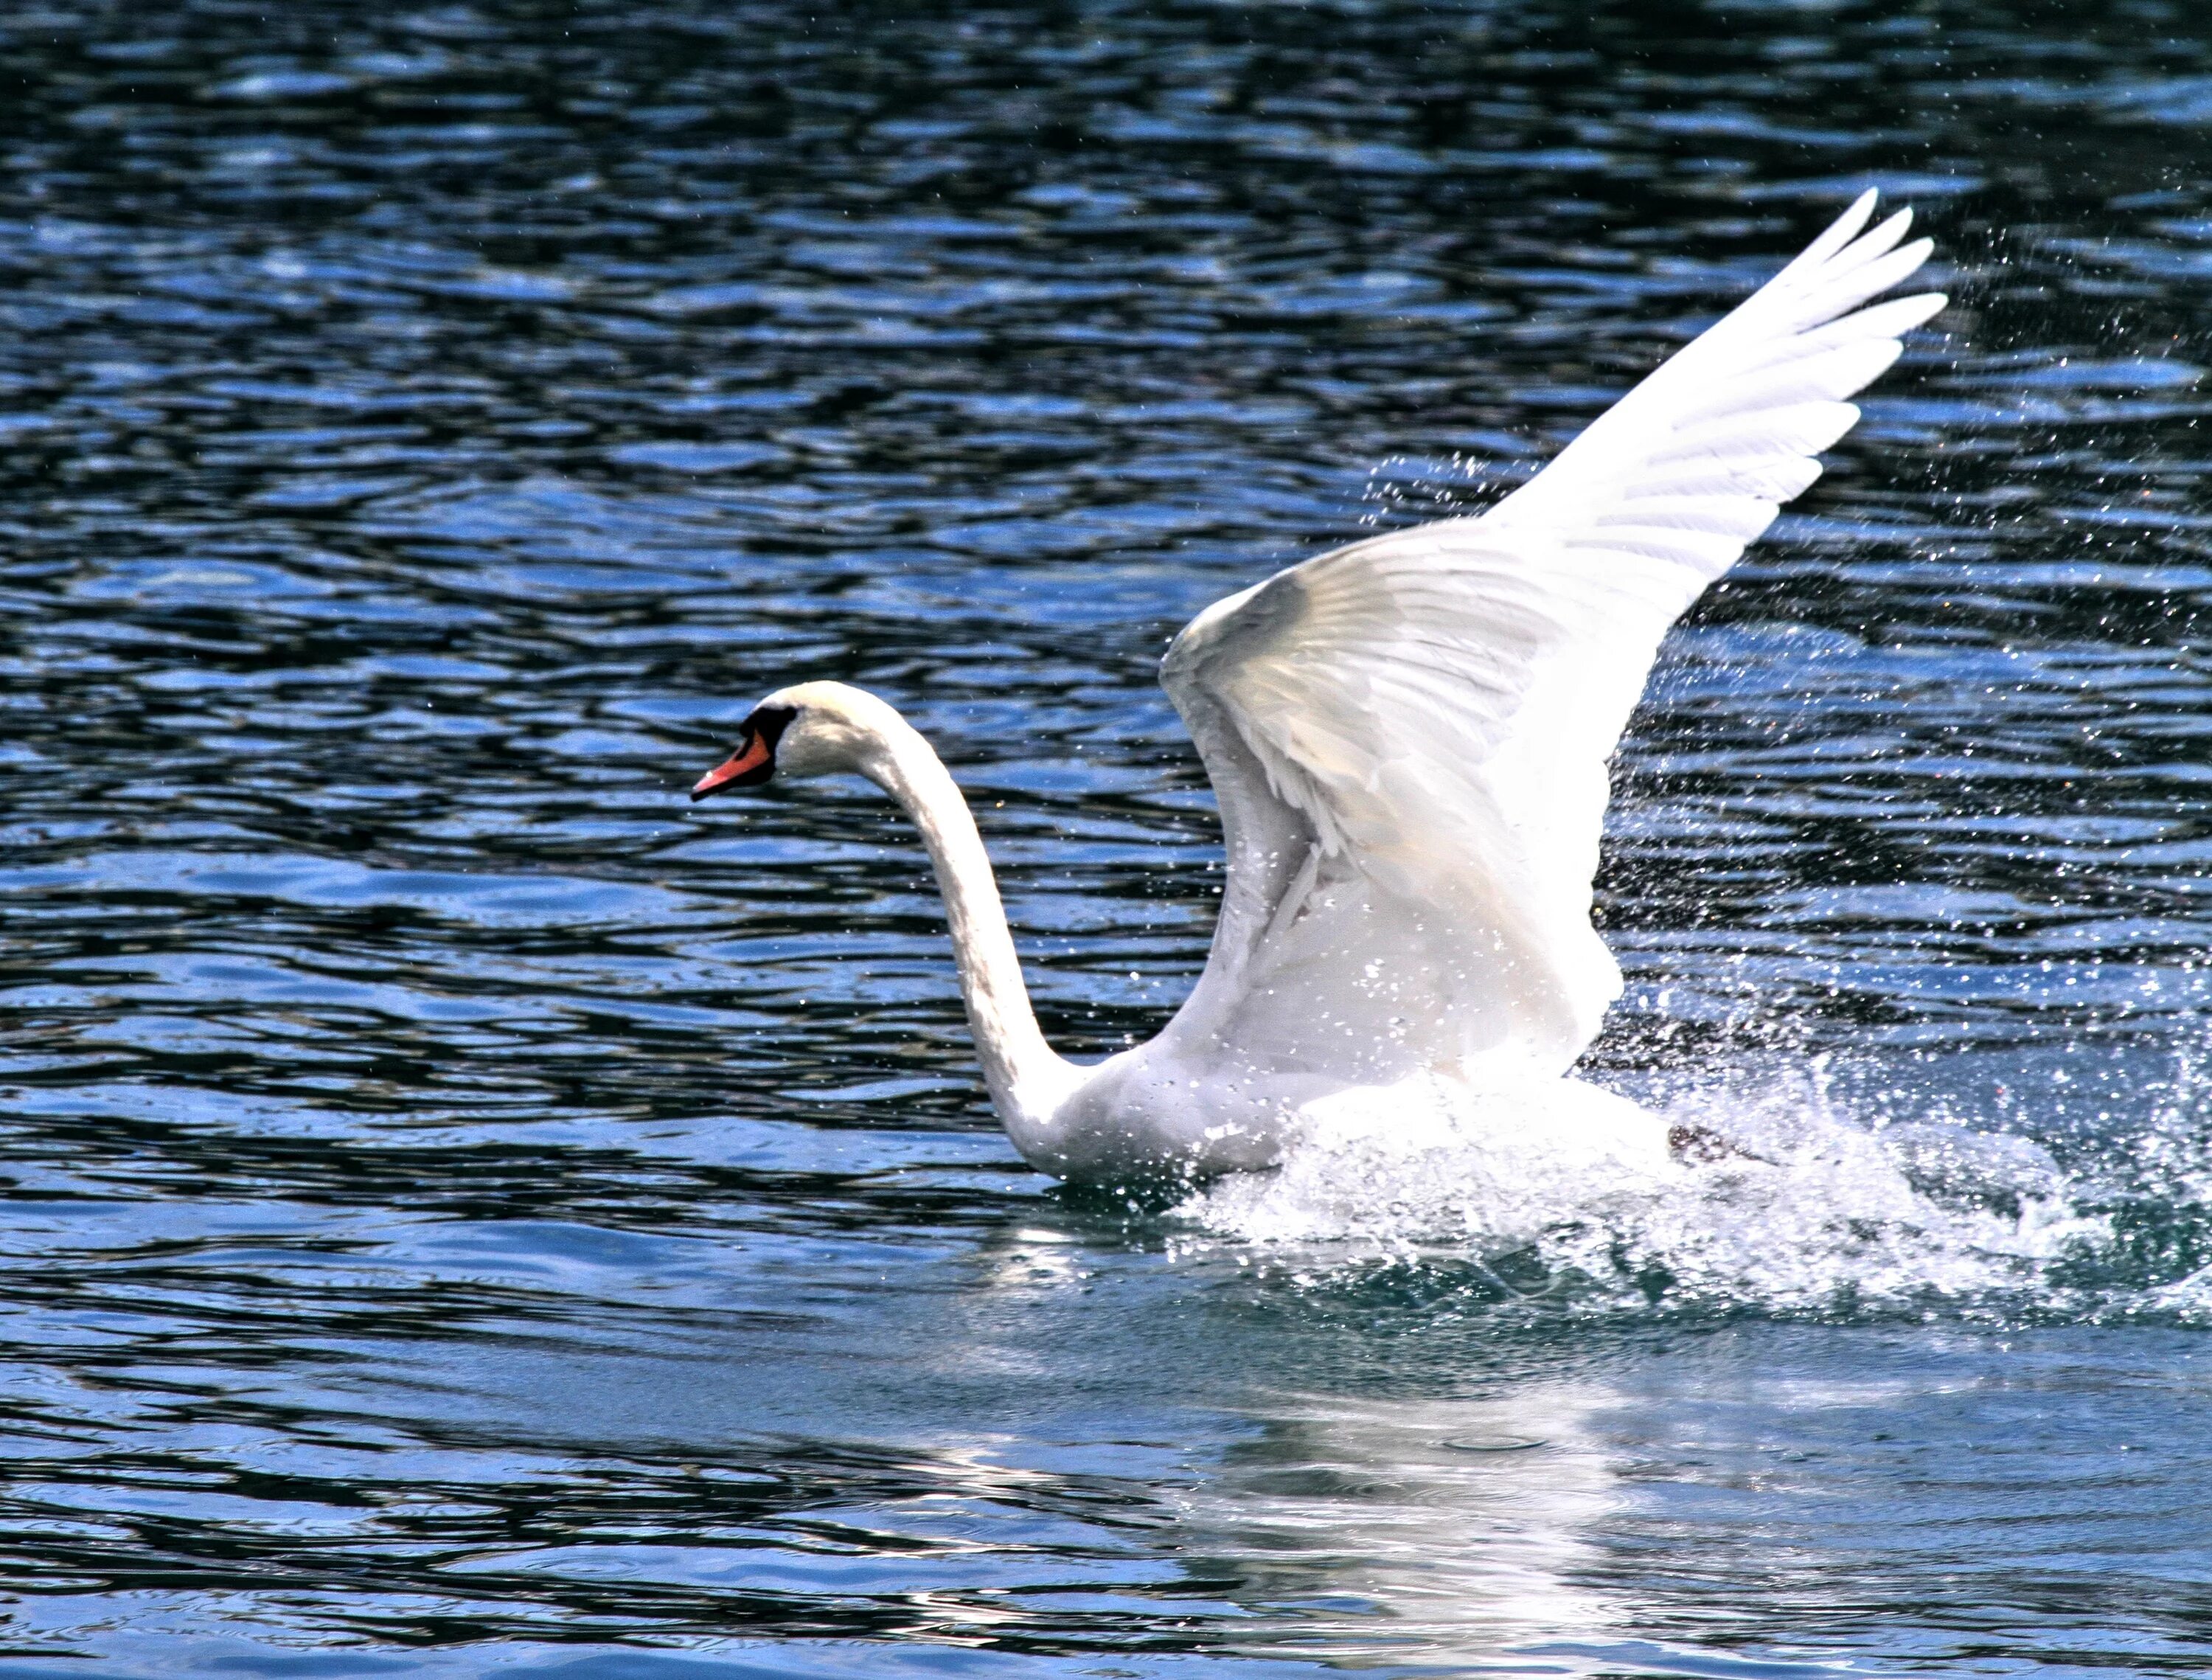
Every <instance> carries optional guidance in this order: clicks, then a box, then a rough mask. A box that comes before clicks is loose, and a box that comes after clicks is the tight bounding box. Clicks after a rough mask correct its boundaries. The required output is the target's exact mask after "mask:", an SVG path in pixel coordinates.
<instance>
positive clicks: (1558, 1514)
mask: <svg viewBox="0 0 2212 1680" xmlns="http://www.w3.org/2000/svg"><path fill="white" fill-rule="evenodd" d="M985 1258H986V1270H987V1287H986V1290H985V1291H984V1292H982V1293H979V1294H978V1295H976V1296H974V1297H970V1298H969V1300H970V1302H971V1304H972V1305H974V1306H977V1307H979V1308H981V1307H982V1306H983V1303H984V1302H985V1301H986V1300H987V1301H988V1302H989V1306H987V1308H983V1310H982V1312H981V1313H980V1315H979V1317H978V1318H975V1319H971V1320H970V1323H971V1324H972V1325H973V1326H974V1327H975V1329H976V1330H980V1331H981V1334H980V1335H978V1336H975V1339H973V1340H967V1339H964V1338H963V1340H962V1342H961V1343H960V1345H959V1348H958V1355H957V1356H958V1357H959V1358H960V1359H961V1360H963V1361H977V1360H981V1361H984V1362H987V1364H988V1365H990V1366H991V1367H995V1368H997V1369H999V1370H1000V1371H1002V1372H1003V1371H1006V1370H1007V1369H1010V1368H1012V1367H1018V1366H1021V1365H1024V1364H1033V1368H1036V1369H1040V1370H1041V1369H1042V1363H1044V1362H1049V1363H1054V1364H1055V1365H1056V1367H1057V1380H1058V1381H1059V1382H1060V1384H1062V1385H1066V1387H1067V1388H1068V1389H1069V1390H1070V1391H1078V1390H1081V1389H1082V1388H1084V1387H1085V1386H1086V1385H1097V1392H1098V1393H1099V1395H1100V1397H1101V1398H1102V1400H1103V1399H1104V1398H1105V1397H1106V1394H1107V1392H1108V1391H1109V1390H1110V1389H1111V1388H1113V1387H1115V1386H1119V1385H1122V1384H1125V1383H1130V1384H1131V1385H1132V1386H1133V1387H1136V1388H1139V1389H1144V1390H1149V1391H1151V1395H1152V1397H1153V1398H1155V1399H1158V1398H1159V1397H1163V1385H1168V1386H1170V1387H1171V1388H1172V1390H1173V1391H1175V1396H1176V1399H1177V1400H1178V1401H1180V1402H1181V1403H1182V1404H1183V1405H1185V1406H1189V1407H1194V1408H1196V1409H1200V1411H1202V1412H1203V1413H1204V1414H1206V1415H1207V1416H1206V1424H1207V1427H1206V1433H1207V1434H1208V1435H1210V1436H1211V1437H1212V1440H1211V1443H1210V1445H1209V1446H1206V1447H1205V1448H1203V1449H1201V1450H1199V1451H1196V1452H1191V1453H1190V1454H1188V1455H1187V1456H1186V1458H1184V1461H1183V1464H1184V1468H1185V1470H1186V1472H1187V1474H1186V1475H1185V1476H1182V1477H1180V1478H1178V1482H1177V1484H1176V1485H1174V1486H1172V1487H1165V1488H1162V1489H1161V1492H1162V1494H1163V1495H1164V1502H1165V1504H1166V1506H1167V1507H1168V1509H1169V1511H1170V1513H1172V1514H1171V1518H1170V1522H1169V1523H1168V1524H1167V1525H1165V1527H1164V1530H1163V1531H1158V1533H1157V1535H1156V1543H1157V1545H1158V1549H1159V1550H1160V1551H1161V1552H1163V1553H1164V1554H1167V1555H1172V1556H1174V1557H1175V1558H1176V1559H1178V1560H1179V1561H1181V1563H1182V1566H1183V1567H1184V1568H1186V1569H1187V1570H1188V1572H1189V1574H1190V1575H1191V1577H1192V1578H1193V1579H1194V1581H1196V1582H1203V1583H1206V1584H1207V1585H1208V1586H1209V1588H1210V1591H1209V1593H1208V1596H1209V1597H1215V1596H1218V1600H1219V1601H1220V1602H1222V1603H1224V1604H1228V1605H1232V1606H1234V1607H1235V1608H1236V1609H1237V1610H1240V1611H1242V1612H1243V1614H1244V1616H1249V1618H1250V1620H1249V1621H1245V1622H1242V1623H1241V1624H1240V1627H1239V1631H1238V1632H1237V1634H1236V1636H1235V1639H1234V1642H1235V1643H1237V1644H1238V1645H1240V1646H1243V1647H1247V1648H1249V1649H1252V1650H1255V1651H1258V1650H1261V1649H1264V1650H1267V1651H1272V1652H1274V1653H1278V1654H1284V1653H1286V1652H1287V1651H1295V1652H1297V1653H1299V1654H1301V1655H1306V1656H1311V1657H1317V1658H1322V1659H1366V1660H1383V1659H1389V1658H1392V1657H1397V1658H1401V1659H1405V1658H1412V1659H1416V1660H1419V1661H1421V1662H1424V1663H1430V1662H1437V1661H1446V1662H1451V1661H1475V1660H1489V1659H1497V1658H1498V1657H1499V1656H1500V1655H1501V1654H1502V1653H1505V1652H1507V1651H1509V1650H1510V1649H1511V1648H1513V1647H1526V1646H1528V1645H1531V1644H1540V1643H1548V1642H1551V1641H1556V1640H1562V1639H1565V1640H1579V1639H1583V1638H1587V1637H1589V1636H1590V1635H1593V1634H1599V1635H1602V1634H1606V1633H1607V1631H1608V1630H1611V1629H1615V1628H1616V1627H1617V1624H1618V1622H1619V1620H1620V1614H1621V1612H1620V1607H1619V1606H1618V1605H1616V1604H1612V1603H1611V1602H1609V1600H1608V1598H1607V1595H1606V1593H1605V1592H1603V1591H1602V1590H1601V1589H1600V1588H1597V1587H1595V1586H1586V1585H1584V1584H1583V1583H1584V1582H1586V1581H1591V1582H1594V1581H1595V1580H1600V1579H1601V1578H1602V1563H1603V1560H1602V1558H1601V1556H1600V1555H1599V1543H1598V1538H1597V1537H1599V1536H1601V1534H1602V1533H1604V1532H1605V1531H1606V1527H1607V1522H1608V1519H1612V1518H1614V1517H1615V1516H1616V1515H1617V1514H1618V1513H1620V1512H1621V1511H1622V1508H1623V1507H1624V1505H1625V1503H1626V1499H1625V1494H1624V1491H1623V1488H1622V1484H1621V1482H1620V1478H1619V1475H1618V1470H1617V1466H1616V1464H1615V1458H1616V1456H1617V1455H1616V1454H1615V1453H1614V1452H1613V1451H1612V1449H1611V1448H1610V1446H1608V1445H1607V1442H1606V1440H1605V1439H1604V1428H1603V1424H1602V1421H1601V1420H1602V1418H1603V1416H1604V1415H1605V1414H1607V1413H1608V1412H1609V1411H1611V1410H1613V1409H1614V1408H1615V1407H1616V1406H1617V1405H1618V1404H1619V1403H1620V1400H1621V1397H1620V1396H1619V1395H1617V1394H1615V1393H1614V1392H1613V1391H1612V1390H1611V1389H1610V1388H1609V1387H1608V1386H1607V1385H1606V1383H1605V1382H1604V1381H1603V1379H1602V1378H1601V1376H1600V1375H1597V1374H1595V1373H1592V1372H1591V1371H1590V1370H1589V1368H1588V1367H1587V1365H1586V1364H1585V1363H1584V1362H1582V1361H1574V1362H1573V1363H1574V1365H1575V1367H1576V1368H1574V1369H1573V1370H1571V1371H1562V1369H1561V1368H1560V1360H1559V1357H1558V1354H1557V1350H1556V1349H1554V1350H1553V1352H1552V1353H1551V1354H1549V1355H1548V1356H1547V1355H1544V1354H1538V1355H1537V1356H1536V1357H1534V1358H1533V1359H1525V1360H1524V1358H1522V1357H1520V1356H1516V1355H1515V1354H1510V1353H1506V1352H1504V1350H1503V1349H1501V1348H1499V1346H1498V1341H1497V1339H1496V1338H1495V1337H1492V1336H1488V1335H1486V1334H1485V1333H1484V1332H1483V1331H1482V1330H1480V1328H1479V1327H1477V1326H1475V1325H1474V1324H1464V1325H1461V1326H1458V1327H1456V1328H1455V1326H1454V1325H1453V1324H1452V1323H1451V1320H1452V1319H1453V1318H1455V1315H1454V1314H1452V1313H1451V1312H1449V1311H1447V1312H1443V1313H1441V1314H1440V1315H1439V1319H1440V1322H1439V1323H1438V1324H1437V1326H1436V1327H1435V1328H1436V1330H1437V1334H1433V1335H1431V1334H1428V1333H1426V1332H1423V1333H1421V1334H1419V1335H1418V1336H1417V1337H1416V1338H1415V1339H1416V1340H1417V1341H1419V1342H1420V1343H1422V1344H1424V1345H1423V1347H1422V1348H1421V1350H1420V1351H1419V1353H1416V1352H1415V1350H1414V1349H1413V1348H1408V1347H1406V1346H1404V1345H1401V1346H1400V1347H1399V1348H1397V1350H1396V1353H1395V1354H1392V1353H1391V1352H1390V1351H1389V1350H1387V1349H1383V1348H1378V1347H1377V1346H1376V1339H1375V1335H1374V1326H1373V1324H1371V1322H1370V1320H1369V1319H1368V1318H1366V1317H1365V1316H1364V1315H1363V1314H1361V1313H1359V1312H1358V1311H1357V1310H1355V1311H1354V1312H1353V1313H1352V1314H1351V1315H1347V1314H1346V1312H1345V1311H1344V1310H1343V1309H1344V1301H1343V1300H1342V1299H1341V1298H1337V1299H1333V1300H1332V1299H1329V1298H1328V1297H1327V1296H1325V1295H1323V1296H1316V1295H1313V1294H1309V1293H1307V1292H1306V1291H1304V1289H1303V1288H1301V1287H1299V1286H1297V1285H1296V1284H1294V1283H1292V1282H1291V1281H1289V1280H1287V1279H1285V1280H1280V1281H1275V1282H1255V1281H1252V1280H1249V1279H1248V1278H1243V1277H1239V1276H1238V1275H1236V1273H1235V1267H1236V1261H1235V1259H1234V1258H1231V1259H1230V1260H1229V1261H1227V1262H1226V1263H1225V1266H1224V1267H1223V1268H1221V1269H1217V1270H1215V1271H1214V1272H1213V1273H1212V1275H1207V1270H1206V1266H1205V1265H1204V1264H1199V1265H1196V1266H1187V1265H1179V1264H1178V1263H1176V1262H1174V1261H1172V1260H1171V1261H1170V1262H1169V1263H1168V1265H1167V1267H1166V1269H1165V1273H1164V1275H1155V1276H1154V1277H1153V1279H1152V1282H1153V1283H1154V1284H1156V1285H1161V1286H1164V1287H1163V1288H1161V1290H1160V1292H1159V1293H1158V1295H1155V1296H1154V1297H1153V1299H1152V1300H1151V1301H1150V1302H1148V1303H1146V1304H1145V1305H1143V1306H1139V1304H1138V1303H1136V1302H1133V1301H1131V1302H1127V1303H1126V1306H1125V1308H1124V1309H1123V1310H1120V1311H1117V1310H1115V1308H1114V1307H1113V1306H1111V1305H1109V1301H1108V1300H1102V1299H1101V1294H1102V1293H1104V1294H1106V1295H1109V1296H1110V1295H1111V1294H1113V1293H1118V1292H1117V1291H1115V1290H1114V1289H1112V1288H1111V1287H1109V1288H1108V1289H1106V1290H1104V1291H1103V1292H1102V1291H1101V1290H1099V1289H1098V1288H1097V1287H1096V1285H1097V1282H1098V1281H1103V1280H1105V1279H1110V1278H1111V1277H1112V1275H1114V1273H1115V1272H1116V1271H1118V1270H1121V1266H1120V1265H1117V1264H1116V1263H1115V1262H1114V1261H1112V1260H1110V1259H1103V1257H1102V1256H1101V1255H1100V1254H1099V1253H1098V1251H1097V1249H1096V1247H1095V1246H1092V1245H1090V1244H1088V1243H1086V1242H1085V1240H1084V1239H1083V1238H1082V1237H1081V1236H1080V1235H1079V1234H1078V1233H1076V1232H1075V1231H1073V1230H1055V1229H1052V1228H1048V1227H1045V1226H1042V1225H1036V1224H1032V1225H1030V1226H1028V1227H1024V1228H1021V1229H1019V1230H1017V1231H1009V1232H1008V1233H1006V1239H1005V1240H1004V1242H1003V1244H1002V1245H994V1246H993V1248H992V1250H990V1251H987V1256H986V1257H985ZM1102 1260H1103V1270H1102V1269H1101V1268H1102ZM1127 1281H1135V1280H1133V1279H1127V1278H1126V1275H1125V1282H1127ZM1127 1309H1135V1312H1131V1311H1129V1310H1127ZM1382 1310H1383V1312H1385V1313H1386V1314H1389V1316H1393V1317H1397V1318H1401V1319H1402V1318H1403V1316H1404V1307H1403V1305H1402V1303H1401V1304H1397V1305H1395V1306H1386V1307H1384V1308H1383V1309H1382ZM1063 1314H1064V1315H1066V1316H1065V1317H1063ZM1138 1314H1146V1315H1149V1316H1147V1317H1143V1318H1140V1317H1139V1316H1137V1315H1138ZM1416 1317H1418V1311H1417V1312H1416ZM986 1320H987V1321H988V1322H987V1325H986V1323H985V1322H984V1321H986ZM1402 1327H1403V1326H1402V1324H1401V1328H1402ZM1009 1342H1018V1343H1019V1348H1014V1347H1010V1346H1009V1345H1008V1344H1009ZM1140 1344H1148V1345H1140ZM949 1351H950V1348H948V1352H949ZM1024 1354H1027V1356H1028V1357H1027V1358H1024ZM1407 1354H1413V1357H1412V1358H1410V1359H1408V1358H1407V1357H1405V1356H1406V1355H1407ZM1460 1354H1464V1355H1465V1358H1464V1360H1462V1359H1461V1358H1460V1357H1459V1355H1460ZM1501 1354H1502V1355H1503V1357H1502V1358H1501ZM1033 1362H1035V1363H1033ZM1455 1366H1456V1367H1459V1369H1460V1372H1461V1373H1462V1374H1461V1375H1460V1377H1459V1378H1458V1379H1456V1380H1455V1378H1454V1377H1453V1376H1452V1374H1451V1372H1452V1369H1453V1367H1455ZM1407 1367H1413V1370H1414V1371H1415V1372H1416V1373H1418V1374H1416V1375H1413V1377H1412V1378H1411V1379H1410V1380H1409V1379H1408V1375H1407ZM1514 1367H1519V1371H1518V1373H1517V1374H1516V1371H1515V1369H1514ZM1531 1367H1534V1368H1531ZM969 1368H970V1369H971V1370H972V1369H975V1368H976V1367H975V1365H974V1364H970V1366H969ZM1384 1370H1390V1371H1393V1372H1394V1373H1395V1374H1394V1375H1392V1376H1390V1377H1389V1378H1381V1373H1382V1372H1383V1371H1384ZM1131 1379H1134V1381H1133V1383H1131ZM1170 1379H1172V1380H1170ZM1409 1387H1412V1388H1416V1389H1418V1390H1419V1391H1418V1392H1414V1393H1411V1394H1408V1393H1407V1392H1406V1391H1407V1389H1408V1388H1409ZM1440 1388H1442V1389H1450V1390H1454V1391H1452V1392H1447V1393H1438V1392H1437V1390H1438V1389H1440ZM1133 1409H1134V1408H1133ZM1225 1426H1227V1427H1225ZM1550 1660H1551V1661H1553V1662H1556V1661H1557V1658H1556V1657H1554V1658H1552V1659H1550Z"/></svg>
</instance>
